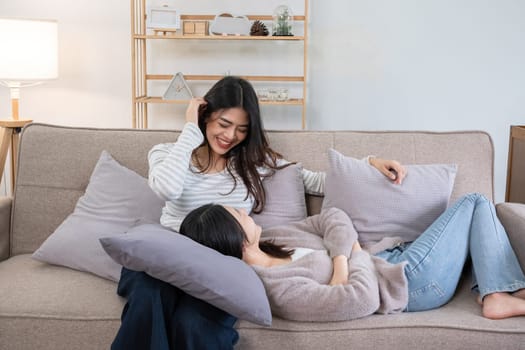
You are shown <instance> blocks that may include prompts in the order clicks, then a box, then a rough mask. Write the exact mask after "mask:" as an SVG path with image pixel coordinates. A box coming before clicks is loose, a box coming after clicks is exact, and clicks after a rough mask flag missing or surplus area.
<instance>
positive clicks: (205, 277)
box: [100, 224, 272, 326]
mask: <svg viewBox="0 0 525 350" xmlns="http://www.w3.org/2000/svg"><path fill="white" fill-rule="evenodd" d="M100 243H101V244H102V246H103V247H104V249H105V250H106V252H107V253H108V254H109V255H110V256H111V257H112V258H113V259H114V260H115V261H116V262H117V263H118V264H121V265H122V266H125V267H126V268H128V269H130V270H134V271H144V272H146V273H147V274H148V275H150V276H152V277H155V278H157V279H160V280H162V281H165V282H167V283H170V284H172V285H174V286H176V287H178V288H180V289H182V290H183V291H185V292H186V293H188V294H190V295H192V296H194V297H196V298H198V299H201V300H204V301H206V302H208V303H210V304H212V305H214V306H216V307H218V308H219V309H222V310H224V311H226V312H228V313H230V314H232V315H234V316H236V317H237V318H240V319H244V320H248V321H250V322H254V323H257V324H261V325H264V326H269V325H271V323H272V314H271V311H270V305H269V302H268V298H267V296H266V292H265V290H264V286H263V284H262V282H261V280H260V279H259V277H258V276H257V274H256V273H255V271H254V270H253V269H252V268H251V267H250V266H248V265H247V264H246V263H244V262H243V261H242V260H240V259H237V258H234V257H231V256H226V255H223V254H220V253H219V252H217V251H215V250H213V249H210V248H208V247H205V246H203V245H201V244H199V243H197V242H195V241H193V240H192V239H190V238H188V237H186V236H183V235H181V234H179V233H176V232H174V231H171V230H168V229H167V228H164V227H162V226H161V225H153V224H145V225H139V226H136V227H134V228H132V229H130V230H129V231H128V233H127V234H125V235H115V236H111V237H106V238H101V239H100Z"/></svg>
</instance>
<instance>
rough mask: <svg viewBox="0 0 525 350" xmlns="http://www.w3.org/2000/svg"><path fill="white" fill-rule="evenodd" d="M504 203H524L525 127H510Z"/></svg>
mask: <svg viewBox="0 0 525 350" xmlns="http://www.w3.org/2000/svg"><path fill="white" fill-rule="evenodd" d="M505 202H516V203H525V125H512V126H511V127H510V135H509V157H508V161H507V189H506V191H505Z"/></svg>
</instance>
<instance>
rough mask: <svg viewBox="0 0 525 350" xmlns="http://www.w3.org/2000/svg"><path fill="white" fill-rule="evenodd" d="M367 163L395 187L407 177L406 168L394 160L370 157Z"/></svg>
mask: <svg viewBox="0 0 525 350" xmlns="http://www.w3.org/2000/svg"><path fill="white" fill-rule="evenodd" d="M369 162H370V165H372V166H373V167H374V168H376V169H377V170H379V171H380V172H381V173H382V174H383V175H385V176H386V177H388V178H389V179H390V180H392V182H394V183H395V184H397V185H400V184H401V183H402V182H403V179H404V178H405V176H406V175H407V171H406V168H405V167H404V166H402V165H401V163H399V162H398V161H396V160H390V159H381V158H376V157H370V159H369Z"/></svg>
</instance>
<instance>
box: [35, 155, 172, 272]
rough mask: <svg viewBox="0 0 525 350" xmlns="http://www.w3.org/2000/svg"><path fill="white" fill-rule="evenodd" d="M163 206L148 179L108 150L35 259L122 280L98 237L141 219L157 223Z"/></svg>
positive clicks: (117, 268) (118, 269)
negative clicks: (71, 207) (83, 190)
mask: <svg viewBox="0 0 525 350" xmlns="http://www.w3.org/2000/svg"><path fill="white" fill-rule="evenodd" d="M163 204H164V203H163V202H162V201H161V200H160V199H159V198H158V197H157V196H156V195H155V194H154V193H153V191H152V190H151V189H150V187H149V186H148V183H147V180H146V179H145V178H143V177H142V176H140V175H138V174H137V173H135V172H134V171H132V170H130V169H128V168H126V167H124V166H122V165H120V164H119V163H118V162H117V161H116V160H115V159H113V158H112V157H111V155H110V154H109V153H108V152H106V151H104V152H102V154H101V155H100V158H99V160H98V162H97V164H96V166H95V168H94V170H93V173H92V174H91V177H90V179H89V184H88V186H87V188H86V192H85V194H84V195H83V196H82V197H80V199H79V200H78V202H77V204H76V206H75V209H74V211H73V213H72V214H71V215H69V216H68V217H67V218H66V219H65V220H64V222H62V224H61V225H60V226H59V227H58V228H57V229H56V230H55V232H53V233H52V234H51V235H50V236H49V237H48V238H47V239H46V240H45V241H44V243H43V244H42V245H41V246H40V247H39V248H38V249H37V250H36V251H35V252H34V253H33V258H35V259H37V260H40V261H42V262H47V263H50V264H55V265H62V266H67V267H70V268H73V269H76V270H80V271H87V272H91V273H93V274H95V275H98V276H100V277H104V278H108V279H111V280H113V281H118V280H119V278H120V269H121V266H120V265H118V264H117V263H115V262H114V261H113V260H112V259H111V258H110V257H109V256H108V255H107V254H106V252H104V250H103V249H102V247H101V246H100V243H99V241H98V239H99V238H100V237H102V236H107V235H109V234H123V233H124V232H125V231H126V230H127V229H128V228H130V227H132V226H134V225H136V224H137V223H138V222H159V220H160V214H161V211H162V206H163Z"/></svg>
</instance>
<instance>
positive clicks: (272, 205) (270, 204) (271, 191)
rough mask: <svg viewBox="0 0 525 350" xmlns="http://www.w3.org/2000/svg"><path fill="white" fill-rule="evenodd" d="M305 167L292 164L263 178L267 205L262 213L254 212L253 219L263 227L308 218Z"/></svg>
mask: <svg viewBox="0 0 525 350" xmlns="http://www.w3.org/2000/svg"><path fill="white" fill-rule="evenodd" d="M302 170H303V167H302V165H301V164H291V165H289V166H287V167H286V168H282V169H279V170H277V171H276V172H275V173H274V174H273V175H272V176H270V177H267V178H265V179H264V180H263V186H264V190H265V191H266V205H265V206H264V209H263V211H262V212H261V213H259V214H255V213H252V214H251V216H252V218H253V221H255V223H256V224H257V225H259V226H261V227H262V228H263V229H267V228H270V227H272V226H277V225H283V224H287V223H289V222H293V221H299V220H303V219H305V218H306V202H305V197H304V196H305V194H304V183H303V174H302Z"/></svg>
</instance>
